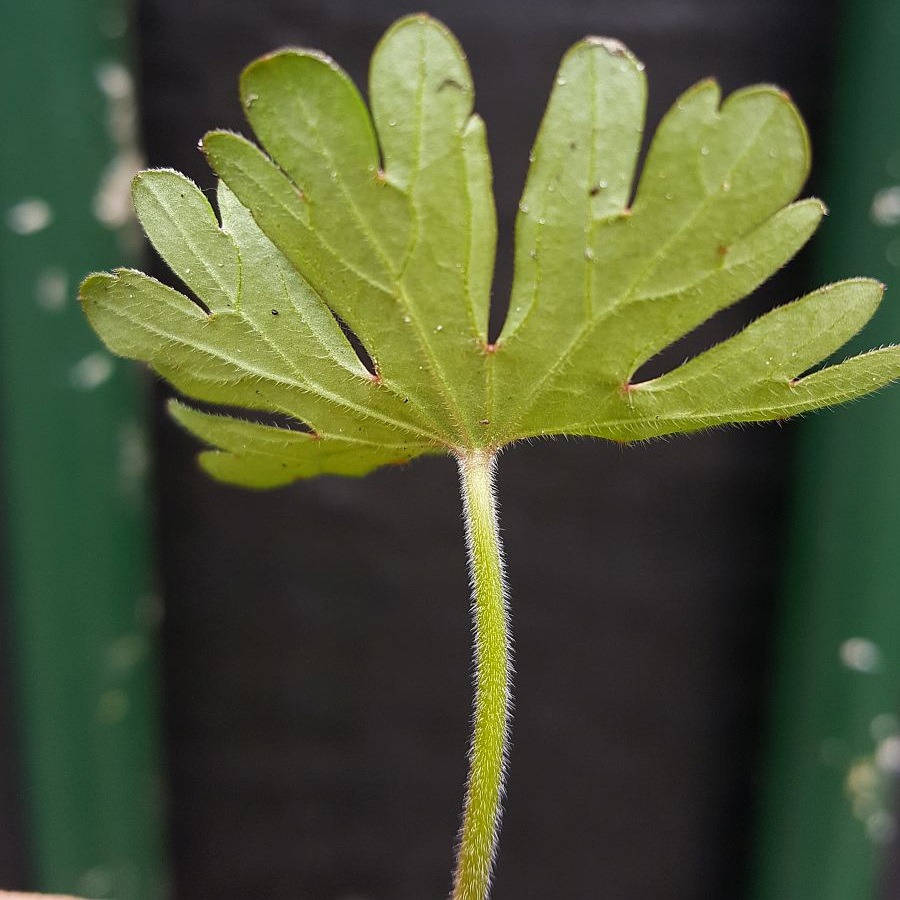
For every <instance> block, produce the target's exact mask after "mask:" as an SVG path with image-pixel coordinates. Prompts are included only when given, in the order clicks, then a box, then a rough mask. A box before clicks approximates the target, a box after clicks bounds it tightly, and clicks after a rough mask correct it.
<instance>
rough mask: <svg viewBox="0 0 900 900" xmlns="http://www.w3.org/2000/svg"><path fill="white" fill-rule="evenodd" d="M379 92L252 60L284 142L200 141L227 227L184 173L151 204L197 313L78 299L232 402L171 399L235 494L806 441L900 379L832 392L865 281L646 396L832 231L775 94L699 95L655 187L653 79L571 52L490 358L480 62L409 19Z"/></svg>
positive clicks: (148, 220)
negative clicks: (708, 445) (546, 453)
mask: <svg viewBox="0 0 900 900" xmlns="http://www.w3.org/2000/svg"><path fill="white" fill-rule="evenodd" d="M369 97H370V102H371V112H370V110H369V109H368V108H367V106H366V104H365V102H364V100H363V98H362V96H361V94H360V93H359V91H358V90H357V88H356V87H355V86H354V85H353V83H352V81H351V80H350V79H349V78H348V77H347V75H346V74H345V73H344V72H343V71H342V70H341V69H340V68H339V67H338V66H337V65H336V64H335V63H334V62H332V61H331V60H330V59H328V58H327V57H325V56H324V55H322V54H321V53H318V52H314V51H305V50H282V51H279V52H276V53H274V54H271V55H269V56H266V57H263V58H262V59H260V60H257V61H256V62H254V63H252V64H251V65H250V66H249V67H248V68H247V69H246V70H245V72H244V74H243V76H242V78H241V100H242V103H243V106H244V110H245V112H246V115H247V118H248V120H249V122H250V125H251V126H252V128H253V130H254V132H255V134H256V137H257V138H258V140H259V142H260V144H261V146H262V149H258V148H257V147H256V146H255V145H254V144H252V143H251V142H249V141H247V140H246V139H245V138H243V137H241V136H239V135H237V134H233V133H230V132H221V131H220V132H212V133H210V134H208V135H207V136H206V137H205V138H204V140H203V149H204V152H205V154H206V156H207V159H208V160H209V162H210V164H211V166H212V167H213V169H214V170H215V172H216V173H217V174H218V176H219V178H220V179H221V180H220V183H219V189H218V196H217V206H218V218H217V215H216V212H215V211H214V210H213V208H212V207H211V206H210V204H209V202H208V201H207V199H206V197H205V196H204V195H203V193H202V192H201V191H200V190H199V189H198V188H197V187H196V186H195V185H194V184H192V183H191V182H190V181H188V180H187V179H186V178H185V177H184V176H182V175H179V174H178V173H176V172H172V171H168V170H158V171H149V172H144V173H142V174H140V175H139V176H138V177H137V178H136V180H135V183H134V201H135V208H136V210H137V213H138V216H139V218H140V221H141V223H142V225H143V226H144V229H145V231H146V232H147V235H148V237H149V238H150V240H151V242H152V243H153V245H154V247H155V248H156V250H157V251H158V252H159V254H160V255H161V256H162V258H163V259H164V260H165V261H166V262H167V263H168V265H169V266H170V267H171V269H172V271H173V272H174V273H175V275H176V276H178V278H179V279H180V280H181V282H182V284H183V287H184V290H183V291H178V290H175V289H173V288H170V287H167V286H164V285H162V284H160V283H159V282H157V281H155V280H153V279H151V278H148V277H147V276H145V275H142V274H141V273H139V272H134V271H130V270H124V269H120V270H116V271H115V272H113V273H109V274H95V275H91V276H89V277H88V278H87V279H86V280H85V282H84V284H83V285H82V289H81V297H82V302H83V304H84V308H85V311H86V312H87V314H88V316H89V318H90V320H91V322H92V324H93V325H94V327H95V328H96V330H97V331H98V333H99V334H100V335H101V337H102V338H103V340H104V341H105V342H106V343H107V345H108V346H109V347H110V349H112V350H113V351H114V352H116V353H119V354H121V355H123V356H128V357H132V358H136V359H142V360H145V361H146V362H148V363H149V364H150V365H151V366H152V367H153V368H154V369H155V370H156V371H157V372H158V373H159V374H160V375H161V376H162V377H164V378H166V379H167V380H169V381H171V383H172V384H173V385H174V386H175V388H176V389H177V390H178V391H180V392H181V393H182V394H183V395H185V396H186V397H188V398H192V399H194V400H198V401H202V402H205V403H210V404H215V405H218V406H221V407H227V408H229V409H227V410H224V411H223V412H226V413H227V414H218V413H216V414H211V413H208V412H203V411H200V410H196V409H191V408H189V407H188V406H185V405H184V404H181V403H178V404H175V405H173V406H172V413H173V415H174V416H175V418H176V419H177V420H178V421H179V422H180V423H181V424H182V425H184V426H185V427H186V428H188V429H189V430H191V431H192V432H194V433H195V434H196V435H197V436H198V437H199V438H201V439H202V440H203V441H204V442H206V443H207V444H209V445H210V446H212V447H214V448H216V449H215V450H213V451H208V452H206V453H204V454H203V455H202V456H201V461H202V463H203V465H204V467H205V468H206V469H207V470H208V471H209V472H211V473H212V474H213V475H215V476H216V477H218V478H221V479H223V480H226V481H232V482H235V483H239V484H246V485H250V486H255V487H268V486H274V485H277V484H284V483H286V482H289V481H291V480H293V479H296V478H306V477H310V476H313V475H317V474H321V473H332V474H341V475H361V474H364V473H366V472H368V471H371V470H372V469H374V468H376V467H378V466H381V465H385V464H389V463H395V462H404V461H406V460H409V459H413V458H415V457H416V456H420V455H423V454H428V453H447V452H450V453H460V452H464V451H467V450H472V449H479V448H484V449H489V450H490V449H497V448H499V447H501V446H504V445H506V444H509V443H512V442H515V441H518V440H521V439H526V438H531V437H536V436H542V435H556V434H578V435H591V436H595V437H602V438H608V439H612V440H617V441H631V440H641V439H645V438H649V437H655V436H659V435H665V434H671V433H677V432H689V431H694V430H697V429H701V428H706V427H710V426H714V425H720V424H725V423H729V422H753V421H766V420H770V419H781V418H785V417H788V416H792V415H796V414H799V413H802V412H806V411H809V410H813V409H818V408H820V407H823V406H827V405H830V404H834V403H840V402H843V401H845V400H849V399H853V398H854V397H859V396H862V395H864V394H866V393H869V392H871V391H873V390H876V389H877V388H879V387H881V386H883V385H884V384H886V383H888V382H890V381H892V380H894V379H896V378H897V377H898V376H900V349H898V348H895V347H888V348H884V349H882V350H877V351H874V352H872V353H868V354H863V355H861V356H857V357H854V358H852V359H850V360H847V361H845V362H843V363H841V364H838V365H832V366H829V367H827V368H824V369H821V370H819V371H812V370H813V369H814V368H815V366H817V365H818V364H820V363H821V361H822V360H824V359H826V358H827V357H829V356H830V355H831V354H832V353H834V352H835V351H836V350H838V349H839V348H840V346H842V345H843V344H844V343H845V342H846V341H847V340H848V339H849V338H850V337H852V336H853V335H854V334H855V333H856V332H857V331H859V329H860V328H862V326H863V325H864V324H865V323H866V322H867V321H868V319H869V318H870V317H871V316H872V314H873V313H874V311H875V308H876V307H877V305H878V303H879V301H880V298H881V293H882V287H881V285H879V284H877V283H876V282H873V281H869V280H865V279H854V280H850V281H845V282H841V283H839V284H836V285H830V286H828V287H825V288H822V289H821V290H818V291H815V292H813V293H811V294H809V295H807V296H806V297H803V298H801V299H799V300H796V301H794V302H792V303H789V304H786V305H785V306H782V307H779V308H777V309H775V310H773V311H772V312H770V313H768V314H767V315H764V316H762V317H760V318H759V319H757V320H756V321H755V322H753V323H751V324H750V325H748V326H747V327H746V328H745V329H744V330H743V331H741V332H740V333H739V334H737V335H735V336H734V337H732V338H731V339H729V340H727V341H724V342H722V343H721V344H719V345H717V346H715V347H713V348H711V349H709V350H707V351H706V352H704V353H701V354H700V355H698V356H697V357H696V358H694V359H692V360H689V361H687V362H686V363H684V364H683V365H681V366H679V367H677V368H676V369H674V370H673V371H671V372H669V373H667V374H665V375H663V376H661V377H659V378H656V379H653V380H651V381H645V382H642V383H634V377H635V373H636V372H637V371H638V370H639V369H640V367H641V366H642V365H643V364H644V363H645V362H646V361H647V360H649V359H651V358H652V357H654V356H655V355H656V354H658V353H659V352H660V351H661V350H663V349H665V348H666V347H667V346H669V345H670V344H672V343H673V342H675V341H677V340H678V339H679V338H681V337H683V336H684V335H686V334H688V333H690V332H691V331H693V330H694V329H695V328H697V327H698V326H699V325H701V324H702V323H703V322H704V321H706V320H707V319H709V318H710V317H711V316H713V315H715V313H717V312H718V311H720V310H722V309H724V308H726V307H728V306H730V305H732V304H734V303H736V302H737V301H739V300H740V299H742V298H743V297H745V296H746V295H747V294H749V293H750V292H752V291H753V290H754V289H755V288H756V287H757V286H759V285H760V284H761V283H762V282H764V281H765V280H766V279H768V278H769V277H770V276H771V275H772V274H773V273H774V272H775V271H777V270H778V269H779V268H780V267H781V266H783V265H784V264H785V263H787V262H788V261H789V260H790V259H791V257H793V256H794V254H795V253H796V252H797V251H798V250H799V249H800V248H801V247H802V246H803V245H804V244H805V243H806V241H807V240H809V238H810V236H811V235H812V234H813V232H814V231H815V229H816V227H817V225H818V223H819V221H820V219H821V217H822V215H823V213H824V207H823V206H822V204H821V203H820V202H819V201H818V200H814V199H807V200H800V201H797V199H796V198H797V196H798V194H799V192H800V190H801V188H802V186H803V183H804V181H805V180H806V177H807V174H808V169H809V147H808V139H807V135H806V130H805V128H804V125H803V122H802V120H801V119H800V117H799V115H798V113H797V111H796V109H795V108H794V106H793V104H792V103H791V101H790V99H789V98H788V97H787V96H786V95H785V94H783V93H782V92H780V91H778V90H777V89H775V88H772V87H768V86H758V87H752V88H748V89H745V90H742V91H738V92H736V93H734V94H732V95H731V96H730V97H728V98H726V99H725V100H724V101H722V98H721V96H720V92H719V89H718V87H717V85H716V84H715V83H714V82H712V81H705V82H701V83H700V84H698V85H696V86H695V87H693V88H691V89H690V90H688V91H687V92H686V93H685V94H684V95H682V97H681V98H680V99H679V100H678V101H677V102H676V104H675V106H674V107H673V108H672V110H671V111H670V112H669V113H668V114H667V115H666V117H665V118H664V120H663V122H662V123H661V125H660V127H659V129H658V130H657V132H656V135H655V136H654V137H653V140H652V142H651V145H650V149H649V152H648V155H647V160H646V163H645V164H644V166H643V171H642V172H641V173H640V176H638V173H637V164H638V157H639V154H640V150H641V143H642V131H643V126H644V115H645V104H646V84H645V78H644V73H643V66H642V65H641V64H640V63H639V62H638V61H637V60H636V59H635V58H634V57H633V56H632V55H631V54H630V53H629V52H628V50H626V49H625V48H624V47H623V46H622V45H621V44H619V43H617V42H615V41H611V40H608V39H602V38H587V39H586V40H584V41H582V42H580V43H578V44H576V45H575V46H574V47H573V48H572V49H571V50H570V51H569V52H568V53H567V54H566V56H565V57H564V59H563V61H562V64H561V66H560V69H559V72H558V74H557V77H556V80H555V84H554V86H553V91H552V93H551V96H550V101H549V104H548V107H547V112H546V114H545V116H544V120H543V123H542V125H541V128H540V131H539V134H538V137H537V140H536V142H535V146H534V151H533V154H532V163H531V168H530V171H529V174H528V179H527V183H526V186H525V191H524V193H523V196H522V201H521V204H520V207H519V213H518V218H517V222H516V235H515V250H516V258H515V275H514V283H513V289H512V296H511V300H510V308H509V313H508V316H507V320H506V323H505V325H504V327H503V329H502V331H501V334H500V336H499V337H498V338H497V340H496V341H494V342H490V339H489V335H488V317H489V311H490V291H491V280H492V277H493V266H494V251H495V245H496V222H495V214H494V207H493V197H492V192H491V165H490V158H489V154H488V150H487V142H486V136H485V129H484V124H483V123H482V121H481V119H479V118H478V116H477V115H475V114H474V113H473V103H474V89H473V86H472V80H471V76H470V73H469V70H468V66H467V64H466V60H465V56H464V55H463V53H462V50H461V49H460V47H459V45H458V44H457V42H456V41H455V39H454V38H453V36H452V35H451V34H450V33H449V32H448V31H447V29H446V28H444V27H443V26H442V25H440V24H439V23H437V22H435V21H434V20H433V19H430V18H428V17H427V16H413V17H409V18H406V19H402V20H401V21H399V22H398V23H397V24H395V25H394V26H393V27H392V28H391V29H390V30H389V31H388V32H387V34H386V35H385V36H384V38H383V39H382V41H381V43H380V44H379V46H378V48H377V49H376V51H375V54H374V56H373V59H372V66H371V71H370V77H369ZM355 342H358V343H355ZM369 366H371V367H372V368H371V370H370V368H368V367H369ZM241 409H245V410H257V411H261V412H263V413H274V414H277V415H279V416H281V417H288V419H289V420H291V421H292V422H293V423H294V425H293V426H292V427H290V428H288V427H283V426H282V425H278V426H276V425H274V424H266V423H260V422H255V421H245V418H246V416H244V417H243V418H242V416H241V413H240V410H241ZM235 410H236V411H235Z"/></svg>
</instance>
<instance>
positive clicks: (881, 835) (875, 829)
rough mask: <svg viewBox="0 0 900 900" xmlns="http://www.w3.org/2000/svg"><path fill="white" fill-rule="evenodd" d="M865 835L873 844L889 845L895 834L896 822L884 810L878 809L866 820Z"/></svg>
mask: <svg viewBox="0 0 900 900" xmlns="http://www.w3.org/2000/svg"><path fill="white" fill-rule="evenodd" d="M866 834H867V835H868V837H869V840H870V841H872V843H873V844H889V843H890V842H891V841H892V840H893V839H894V836H895V835H896V834H897V820H896V819H895V818H894V816H893V815H892V814H891V813H889V812H888V811H887V810H886V809H879V810H878V811H877V812H873V813H872V815H871V816H869V817H868V818H867V819H866Z"/></svg>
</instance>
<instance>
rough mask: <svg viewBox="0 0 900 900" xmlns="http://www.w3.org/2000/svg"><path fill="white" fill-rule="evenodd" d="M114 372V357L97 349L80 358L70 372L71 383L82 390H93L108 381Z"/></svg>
mask: <svg viewBox="0 0 900 900" xmlns="http://www.w3.org/2000/svg"><path fill="white" fill-rule="evenodd" d="M112 373H113V359H112V357H111V356H110V355H109V354H108V353H103V352H101V351H97V352H96V353H89V354H88V355H87V356H85V357H83V358H82V359H80V360H79V361H78V362H77V363H75V365H74V366H72V369H71V371H70V372H69V383H70V384H71V385H72V387H74V388H78V390H81V391H92V390H94V389H95V388H98V387H100V385H101V384H103V383H104V382H106V381H108V380H109V378H110V376H111V375H112Z"/></svg>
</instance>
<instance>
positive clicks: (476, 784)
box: [452, 450, 512, 900]
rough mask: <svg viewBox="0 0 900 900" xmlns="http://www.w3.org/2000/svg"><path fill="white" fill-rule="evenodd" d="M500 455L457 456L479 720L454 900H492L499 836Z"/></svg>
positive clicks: (502, 690) (503, 652) (505, 622)
mask: <svg viewBox="0 0 900 900" xmlns="http://www.w3.org/2000/svg"><path fill="white" fill-rule="evenodd" d="M495 461H496V457H495V455H494V454H493V453H491V452H489V451H487V450H474V451H472V452H471V453H468V454H467V455H465V456H460V457H459V473H460V481H461V485H462V497H463V507H464V510H465V521H466V543H467V546H468V550H469V574H470V577H471V582H472V619H473V629H474V632H475V715H474V727H473V733H472V743H471V746H470V748H469V780H468V783H467V785H466V800H465V806H464V807H463V814H462V827H461V828H460V832H459V846H458V850H457V857H456V871H455V873H454V877H453V895H452V900H486V898H487V896H488V893H489V891H490V884H491V873H492V870H493V866H494V857H495V855H496V851H497V840H498V837H499V833H500V815H501V802H502V799H503V783H504V776H505V774H506V750H507V740H508V730H509V718H510V709H509V707H510V673H511V658H512V651H511V648H510V639H509V619H508V612H507V606H506V585H505V582H504V577H503V549H502V546H501V543H500V530H499V527H498V524H497V501H496V497H495V495H494V466H495Z"/></svg>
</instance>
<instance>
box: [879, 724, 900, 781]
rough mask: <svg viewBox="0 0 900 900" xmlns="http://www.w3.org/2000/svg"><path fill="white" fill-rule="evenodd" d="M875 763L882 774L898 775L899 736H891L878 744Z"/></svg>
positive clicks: (899, 757) (899, 761) (899, 760)
mask: <svg viewBox="0 0 900 900" xmlns="http://www.w3.org/2000/svg"><path fill="white" fill-rule="evenodd" d="M875 763H876V765H877V766H878V768H879V769H881V771H882V772H888V773H890V774H891V775H900V736H898V735H896V734H895V735H892V736H891V737H888V738H885V739H884V740H883V741H881V742H880V743H879V744H878V749H877V750H876V751H875Z"/></svg>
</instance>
